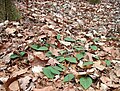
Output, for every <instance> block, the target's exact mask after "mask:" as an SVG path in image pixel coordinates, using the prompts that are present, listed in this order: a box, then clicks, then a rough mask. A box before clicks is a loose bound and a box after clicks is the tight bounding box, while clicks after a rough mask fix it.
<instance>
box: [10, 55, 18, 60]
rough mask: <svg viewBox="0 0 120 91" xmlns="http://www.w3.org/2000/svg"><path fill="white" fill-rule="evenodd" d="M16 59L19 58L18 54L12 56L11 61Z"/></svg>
mask: <svg viewBox="0 0 120 91" xmlns="http://www.w3.org/2000/svg"><path fill="white" fill-rule="evenodd" d="M16 58H19V56H18V55H17V54H12V55H10V59H16Z"/></svg>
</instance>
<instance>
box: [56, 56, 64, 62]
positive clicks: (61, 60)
mask: <svg viewBox="0 0 120 91" xmlns="http://www.w3.org/2000/svg"><path fill="white" fill-rule="evenodd" d="M57 60H58V61H59V62H63V61H65V58H64V57H57Z"/></svg>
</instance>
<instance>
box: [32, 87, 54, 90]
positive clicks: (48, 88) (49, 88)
mask: <svg viewBox="0 0 120 91" xmlns="http://www.w3.org/2000/svg"><path fill="white" fill-rule="evenodd" d="M33 91H55V90H54V88H53V86H48V87H44V88H42V89H37V88H35V89H33Z"/></svg>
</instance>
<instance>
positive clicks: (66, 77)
mask: <svg viewBox="0 0 120 91" xmlns="http://www.w3.org/2000/svg"><path fill="white" fill-rule="evenodd" d="M73 78H74V75H73V74H68V75H66V76H65V77H64V79H63V82H69V81H71V80H72V79H73Z"/></svg>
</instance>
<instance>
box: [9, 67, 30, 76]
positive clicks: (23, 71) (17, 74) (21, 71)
mask: <svg viewBox="0 0 120 91" xmlns="http://www.w3.org/2000/svg"><path fill="white" fill-rule="evenodd" d="M27 70H28V68H25V69H21V70H19V71H16V72H13V74H11V77H17V76H20V75H23V74H25V73H27V72H28V71H27Z"/></svg>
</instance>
